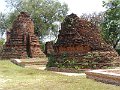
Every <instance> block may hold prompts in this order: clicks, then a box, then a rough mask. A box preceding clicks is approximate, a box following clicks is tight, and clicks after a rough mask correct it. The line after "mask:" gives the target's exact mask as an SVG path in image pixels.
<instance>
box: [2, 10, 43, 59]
mask: <svg viewBox="0 0 120 90" xmlns="http://www.w3.org/2000/svg"><path fill="white" fill-rule="evenodd" d="M43 56H45V55H44V54H43V52H42V51H41V49H40V44H39V39H38V37H37V36H36V35H35V34H34V23H33V21H32V20H31V18H30V16H29V15H28V14H27V13H26V12H21V13H20V15H18V16H17V19H16V20H15V21H14V22H13V26H12V28H11V29H10V30H9V31H7V41H6V43H5V45H4V47H3V50H2V53H1V58H6V59H10V58H28V57H30V58H36V57H43Z"/></svg>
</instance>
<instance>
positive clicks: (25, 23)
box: [12, 12, 34, 34]
mask: <svg viewBox="0 0 120 90" xmlns="http://www.w3.org/2000/svg"><path fill="white" fill-rule="evenodd" d="M18 29H19V30H18ZM12 30H13V31H12V32H16V30H18V31H17V32H19V33H24V32H26V33H32V34H34V23H33V21H32V19H31V18H30V16H29V15H28V14H27V13H26V12H21V13H20V15H18V16H17V19H16V20H15V21H14V22H13V26H12Z"/></svg>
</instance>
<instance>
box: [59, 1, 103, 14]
mask: <svg viewBox="0 0 120 90" xmlns="http://www.w3.org/2000/svg"><path fill="white" fill-rule="evenodd" d="M59 1H62V2H65V3H67V4H68V7H69V12H68V14H70V13H75V14H77V15H81V14H82V13H87V14H89V13H93V12H97V13H99V12H101V11H105V8H103V7H102V1H103V0H59ZM104 1H105V0H104Z"/></svg>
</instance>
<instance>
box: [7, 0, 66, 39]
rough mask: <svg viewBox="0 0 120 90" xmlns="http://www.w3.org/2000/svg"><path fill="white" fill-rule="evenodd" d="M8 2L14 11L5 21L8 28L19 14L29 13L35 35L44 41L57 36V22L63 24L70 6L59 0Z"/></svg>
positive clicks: (8, 0) (15, 0) (14, 0)
mask: <svg viewBox="0 0 120 90" xmlns="http://www.w3.org/2000/svg"><path fill="white" fill-rule="evenodd" d="M6 2H7V6H8V8H11V11H12V12H11V13H9V16H8V18H7V19H6V20H5V23H6V27H9V28H10V27H11V25H12V22H13V21H14V19H15V18H16V16H17V15H18V14H19V12H21V11H24V12H28V13H29V14H30V16H31V17H32V19H33V22H34V24H35V34H36V35H38V36H39V37H40V38H41V39H42V40H43V39H44V37H45V36H47V35H50V34H51V35H52V36H55V37H56V36H57V34H58V24H57V22H61V21H62V20H63V19H64V17H65V16H66V14H67V11H68V6H67V5H66V4H65V3H63V4H62V3H60V2H59V1H58V0H6Z"/></svg>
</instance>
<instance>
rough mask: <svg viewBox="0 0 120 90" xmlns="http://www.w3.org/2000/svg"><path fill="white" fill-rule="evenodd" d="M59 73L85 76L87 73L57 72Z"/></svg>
mask: <svg viewBox="0 0 120 90" xmlns="http://www.w3.org/2000/svg"><path fill="white" fill-rule="evenodd" d="M55 73H58V74H62V75H67V76H85V75H86V74H85V73H67V72H55Z"/></svg>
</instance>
